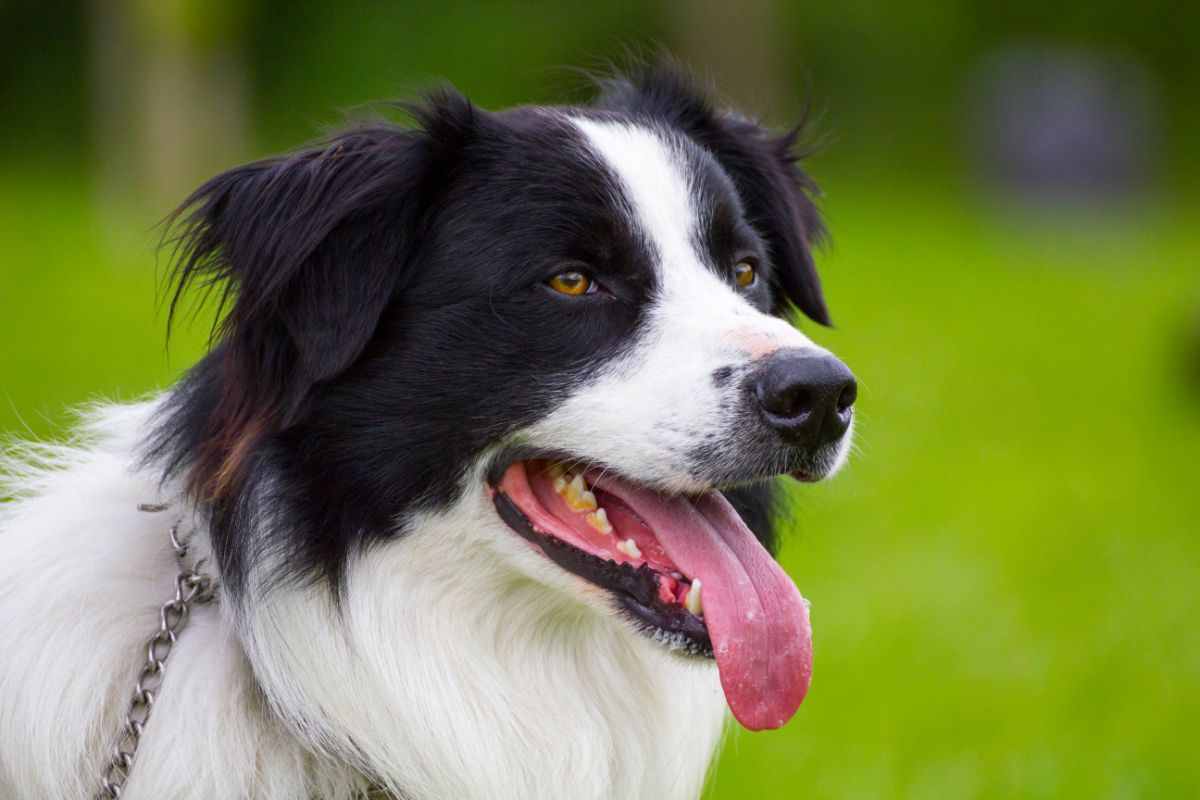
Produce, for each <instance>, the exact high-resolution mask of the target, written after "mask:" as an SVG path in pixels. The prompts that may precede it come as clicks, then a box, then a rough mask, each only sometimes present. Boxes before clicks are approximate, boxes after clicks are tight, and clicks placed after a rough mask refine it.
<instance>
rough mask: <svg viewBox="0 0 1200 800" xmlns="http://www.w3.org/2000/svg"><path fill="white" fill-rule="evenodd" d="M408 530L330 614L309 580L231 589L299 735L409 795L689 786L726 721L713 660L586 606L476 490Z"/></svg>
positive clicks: (357, 572)
mask: <svg viewBox="0 0 1200 800" xmlns="http://www.w3.org/2000/svg"><path fill="white" fill-rule="evenodd" d="M408 527H409V532H408V533H407V534H405V536H404V537H403V538H402V539H400V540H399V541H396V542H394V543H390V544H387V545H384V546H382V547H377V548H373V549H371V550H370V551H369V552H367V553H365V554H363V555H362V556H361V557H359V558H357V559H356V560H355V561H354V562H353V563H352V564H351V566H350V570H349V574H348V580H347V583H346V595H345V602H344V604H343V606H342V608H341V609H340V611H339V610H335V609H334V607H333V605H332V604H331V602H330V598H329V595H328V593H327V591H326V590H324V589H323V588H322V587H319V586H314V587H308V588H277V589H274V590H270V591H267V592H266V593H264V594H262V595H260V596H255V594H256V592H255V590H254V589H253V588H251V589H250V591H249V592H248V594H247V597H246V598H244V599H243V601H242V602H241V603H240V604H239V609H238V614H239V616H240V617H241V623H240V627H241V629H242V636H243V640H244V642H245V645H246V648H247V652H248V654H249V657H250V660H251V662H252V663H253V664H254V670H255V674H256V676H257V678H258V680H259V682H260V683H261V685H262V687H263V688H264V691H265V693H266V695H267V697H268V698H269V700H270V702H271V705H272V707H273V708H274V709H275V710H276V712H277V713H279V714H280V715H281V716H282V717H283V718H284V719H285V720H286V722H287V725H288V728H289V729H290V731H291V732H292V733H293V735H295V736H297V737H298V738H301V739H303V740H304V741H305V742H306V744H307V746H308V747H309V748H311V749H313V750H316V751H319V752H326V753H329V754H331V755H334V756H336V757H338V758H339V759H341V760H345V761H346V762H347V763H350V764H352V765H353V766H355V767H356V768H357V769H359V770H361V771H363V772H365V773H368V774H371V775H373V776H374V778H375V780H376V781H377V782H379V783H380V784H381V785H382V786H384V787H385V788H388V789H391V790H393V791H395V792H396V793H397V794H399V795H401V796H404V797H411V798H414V800H419V799H420V798H475V797H480V798H483V797H489V798H492V797H512V798H527V797H552V796H571V797H578V798H597V800H599V798H611V797H630V798H638V797H654V798H656V799H657V798H680V799H681V800H682V798H695V797H698V796H699V794H700V792H701V789H702V787H703V782H704V778H705V775H706V772H707V767H708V764H709V761H710V759H711V758H712V756H713V754H714V751H715V748H716V745H717V743H718V741H719V738H720V734H721V729H722V723H723V720H724V718H725V700H724V696H723V694H722V692H721V688H720V684H719V680H718V676H717V672H716V668H715V665H714V664H713V662H711V661H708V660H699V659H688V658H683V657H680V656H677V655H673V654H671V653H669V652H667V651H666V649H665V648H663V647H662V646H661V645H659V644H657V643H655V642H652V641H650V640H649V639H647V638H646V637H644V636H642V635H641V634H639V633H638V632H636V631H635V630H634V629H633V628H632V627H631V626H630V625H629V623H628V622H626V621H625V620H624V619H622V618H620V617H619V615H617V614H615V613H608V612H606V611H605V610H604V609H603V603H605V602H607V598H602V597H599V596H597V597H596V598H595V600H596V604H597V605H596V606H595V607H589V606H587V605H584V604H581V603H580V602H579V600H578V599H577V596H578V593H579V592H580V591H584V592H589V591H593V592H597V595H599V590H595V589H593V588H592V587H589V586H587V585H584V584H583V582H582V581H580V580H579V579H577V578H574V577H573V576H570V575H568V574H566V573H564V572H562V571H561V570H559V569H558V568H557V567H555V566H553V565H552V564H550V563H549V562H548V561H546V560H545V559H544V557H542V556H541V555H539V554H537V553H535V552H534V551H533V550H532V548H530V547H529V546H528V545H527V544H526V543H525V542H524V541H523V540H521V539H519V538H518V537H516V536H515V535H514V534H513V533H512V532H511V531H510V530H508V529H507V527H505V526H504V525H503V523H502V522H501V521H500V520H499V519H498V518H497V517H496V516H495V513H494V511H493V510H492V508H491V505H490V502H489V501H488V499H487V498H486V497H485V496H484V495H483V493H482V492H481V491H478V492H476V491H471V490H468V491H467V493H466V494H465V496H464V497H462V498H461V499H460V500H459V501H458V502H457V503H456V505H455V506H454V507H453V508H452V509H450V510H449V511H447V512H445V513H441V514H436V515H426V516H424V517H422V518H421V519H419V520H413V521H411V524H410V525H409V526H408ZM253 585H254V582H253V581H252V582H251V587H253ZM572 595H575V596H572ZM295 643H305V646H304V647H295V646H294V644H295ZM312 653H320V654H322V655H321V658H319V659H318V658H313V657H312Z"/></svg>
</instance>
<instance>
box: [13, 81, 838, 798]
mask: <svg viewBox="0 0 1200 800" xmlns="http://www.w3.org/2000/svg"><path fill="white" fill-rule="evenodd" d="M416 117H417V122H418V124H417V126H416V127H412V128H403V127H399V126H394V125H388V124H382V123H381V124H377V125H372V126H367V127H360V128H356V129H353V130H351V131H349V132H347V133H345V134H342V135H339V136H336V137H334V138H332V139H331V140H329V141H328V142H325V143H322V144H320V145H318V146H316V147H313V148H310V149H307V150H304V151H301V152H299V153H297V154H293V155H291V156H286V157H283V158H278V159H270V160H267V161H263V162H259V163H256V164H252V165H249V166H246V167H241V168H238V169H236V170H233V171H230V172H228V173H226V174H224V175H221V176H218V177H216V178H214V179H213V180H212V181H210V182H209V183H208V184H206V185H205V186H203V187H201V188H200V189H199V190H198V191H197V192H196V193H195V194H194V195H193V196H192V197H191V198H190V199H189V200H188V201H187V202H186V203H185V204H184V207H183V209H182V210H181V211H180V213H179V215H178V216H177V218H176V227H175V228H174V230H175V233H176V238H175V239H174V241H175V243H176V245H177V248H178V249H177V255H178V261H177V272H176V280H177V283H178V286H179V287H180V291H181V292H182V291H183V290H184V289H186V288H188V287H194V286H201V287H207V288H208V289H209V290H210V291H216V292H218V293H220V294H221V296H222V297H223V299H224V302H225V303H226V304H227V306H228V313H227V314H226V315H225V317H224V321H223V323H222V327H221V329H220V331H219V337H218V341H217V342H216V344H215V346H214V348H213V349H212V351H211V352H210V353H209V354H208V355H207V356H206V357H205V358H204V359H203V360H202V361H201V362H200V363H199V364H197V365H196V366H195V367H194V368H193V369H192V370H191V371H190V372H189V373H188V375H187V376H186V377H185V378H184V379H183V380H182V381H181V382H180V383H179V384H178V385H176V386H175V387H172V388H171V389H170V390H169V391H167V392H165V393H163V394H162V395H159V396H156V397H153V398H150V399H148V400H146V401H144V402H141V403H137V404H132V405H125V406H120V405H114V406H101V407H97V408H95V409H93V410H91V411H90V412H89V413H88V414H87V415H86V416H85V419H84V422H83V423H82V426H81V428H80V431H79V434H78V436H77V439H76V440H75V441H73V442H72V443H69V444H66V445H61V446H51V445H45V446H35V445H27V446H21V447H17V448H15V449H13V450H12V451H11V452H10V453H9V455H8V457H7V459H6V460H5V461H4V462H3V466H2V468H0V474H2V475H3V476H4V480H5V481H6V483H5V484H4V486H3V488H0V497H4V496H9V497H11V498H12V500H11V502H9V503H7V504H4V505H0V629H2V630H3V632H4V647H3V649H2V650H0V797H3V798H5V800H9V798H11V799H12V800H25V799H31V798H38V799H40V798H52V797H53V798H57V797H87V796H91V795H92V794H93V793H94V791H95V790H96V788H97V786H98V784H97V780H98V776H99V774H100V772H101V769H102V766H103V763H104V762H105V760H106V758H107V757H108V754H109V749H110V748H111V745H112V743H113V741H114V739H115V737H116V734H117V732H118V730H119V726H120V724H121V722H122V719H123V714H124V713H125V709H126V707H127V705H128V700H129V697H130V694H131V692H132V689H133V686H134V682H135V679H136V676H137V673H138V671H139V669H140V667H141V665H142V662H143V659H144V653H145V642H146V640H147V639H148V637H149V636H150V634H151V633H152V632H153V631H154V630H156V628H157V624H158V609H159V607H160V606H161V605H162V603H163V602H165V601H166V600H167V599H168V598H169V597H170V596H171V595H172V593H173V590H174V579H175V574H176V569H177V568H176V565H175V563H174V560H173V556H172V552H171V550H170V548H169V546H168V542H167V530H168V528H169V527H170V525H171V524H173V523H175V522H179V524H180V525H181V526H182V529H183V530H184V531H185V532H186V533H187V534H188V535H190V536H191V537H192V541H193V543H194V545H193V547H194V550H195V552H197V553H198V554H199V555H200V556H202V557H205V558H206V559H207V560H208V561H207V564H208V568H209V569H210V570H211V571H212V572H213V574H214V575H215V576H216V577H217V578H218V579H219V581H220V590H219V593H218V600H217V602H216V603H215V604H214V605H211V606H205V607H201V608H198V609H197V610H196V611H195V612H194V613H193V615H192V618H191V621H190V623H189V625H188V627H187V628H186V630H185V631H184V633H183V635H182V637H181V638H180V641H179V643H178V645H177V646H176V648H175V650H174V651H173V652H172V654H171V656H170V659H169V662H168V667H167V675H166V679H165V681H164V683H163V686H162V690H161V692H160V695H159V697H158V702H157V704H156V705H155V708H154V711H153V716H152V718H151V721H150V723H149V725H148V726H147V732H146V736H145V737H144V739H143V742H142V746H141V749H140V750H139V752H138V754H137V758H136V761H135V764H134V769H133V772H132V776H131V778H130V780H129V783H128V785H127V787H126V791H125V794H124V795H123V796H124V797H125V798H127V800H129V799H130V798H132V800H139V799H140V798H141V799H144V798H168V797H169V798H181V799H186V798H196V799H197V800H201V799H203V800H212V798H226V797H228V798H234V797H237V798H254V799H255V800H259V799H262V800H267V799H270V800H308V799H309V798H317V797H319V798H322V800H342V799H343V798H347V799H348V798H353V797H361V796H364V795H367V794H370V795H371V796H391V797H394V798H407V799H409V800H450V798H455V799H457V798H482V797H489V798H531V797H552V796H561V795H569V796H571V797H573V798H580V800H586V798H597V800H599V799H600V798H613V797H622V798H625V797H628V798H655V799H656V800H670V799H671V798H680V799H682V798H694V797H696V796H697V795H698V794H699V793H700V791H701V788H702V786H703V782H704V779H705V775H706V772H707V768H708V765H709V763H710V761H711V759H712V756H713V754H714V752H715V749H716V747H717V744H718V741H719V739H720V736H721V730H722V723H723V720H724V717H725V701H724V698H723V695H722V691H721V686H720V684H719V681H718V675H717V672H716V669H715V667H714V666H713V664H712V662H711V661H707V660H703V659H698V658H691V659H688V658H683V657H681V656H679V655H678V654H675V653H672V652H670V651H669V650H668V648H666V647H663V646H662V645H661V644H660V643H659V642H657V641H654V640H652V638H651V637H648V636H645V635H643V634H642V633H641V632H640V631H639V629H638V626H636V625H633V624H631V622H630V619H629V618H628V616H627V615H626V614H625V613H623V612H621V611H620V610H619V609H618V608H616V607H615V606H614V603H613V601H612V598H611V596H610V595H609V593H608V592H606V591H605V590H603V589H601V588H599V587H598V586H596V585H595V584H592V583H589V582H586V581H584V580H582V579H580V578H578V577H576V576H574V575H572V574H570V573H568V572H566V571H564V570H562V569H560V568H559V567H557V566H555V565H554V564H552V563H551V562H550V561H549V560H547V559H546V558H544V557H543V556H542V555H541V554H539V553H538V552H535V551H534V550H533V549H532V548H531V547H529V546H528V544H527V543H526V542H525V541H524V540H522V539H520V538H519V537H518V536H516V535H515V534H514V532H513V531H512V530H510V529H509V528H508V527H507V526H506V525H505V524H504V522H503V521H502V520H501V519H500V517H499V516H498V515H497V513H496V511H495V509H494V508H493V505H492V501H491V499H490V497H489V496H488V490H487V488H486V482H485V478H486V476H487V474H488V471H489V469H492V468H494V467H495V465H496V464H497V460H498V459H499V458H501V454H502V453H504V452H508V451H510V450H511V449H512V448H522V447H524V448H533V449H535V450H542V451H550V452H554V453H559V454H562V455H563V456H564V457H567V458H570V459H574V460H577V461H579V462H582V463H588V464H594V465H597V466H600V467H603V468H605V469H610V470H613V471H614V472H616V473H618V474H619V475H621V476H623V477H624V478H625V479H628V480H632V481H636V482H640V483H642V484H644V485H646V486H648V487H652V488H654V489H655V490H656V491H659V492H663V493H681V492H688V493H690V492H700V491H706V490H708V489H711V488H712V487H717V486H719V487H722V488H723V491H725V493H726V494H727V496H728V497H729V499H730V500H731V501H732V502H733V503H734V505H735V506H736V507H737V508H738V510H739V512H740V513H741V514H742V517H743V519H744V520H745V521H746V523H747V524H748V525H749V526H750V527H751V529H752V530H753V531H754V533H755V534H756V535H757V536H758V537H759V538H760V540H761V541H762V542H763V543H764V544H765V545H766V546H767V547H768V548H771V549H773V548H774V545H775V536H774V531H773V527H772V524H771V521H770V515H769V509H770V505H771V497H772V494H773V489H772V486H773V483H772V478H773V476H777V475H780V474H783V473H791V472H803V473H804V474H805V475H812V476H816V477H821V476H824V475H828V474H831V473H832V472H834V471H836V470H837V469H838V468H840V466H841V465H842V463H843V462H844V460H845V457H846V453H847V451H848V448H849V444H850V432H849V431H845V432H844V433H839V434H838V435H836V436H829V437H824V438H822V439H821V440H820V441H814V442H808V441H805V442H800V441H798V440H797V439H795V438H794V437H793V436H792V434H790V433H788V432H787V431H783V430H782V429H781V428H780V427H779V426H778V425H777V424H775V423H771V422H770V421H769V420H767V419H766V418H764V417H763V415H762V414H761V413H759V411H758V410H757V408H758V406H757V405H756V403H758V402H759V401H758V400H756V399H755V397H756V396H755V388H754V387H755V386H756V380H758V377H757V376H759V375H760V374H762V371H763V369H764V366H763V365H764V364H766V363H767V362H768V360H769V359H771V358H774V357H775V356H776V355H777V354H779V355H780V356H781V357H783V356H788V354H802V355H803V356H804V357H805V358H810V359H824V360H826V361H828V362H830V363H833V360H832V356H831V355H829V354H828V353H827V351H825V350H823V349H822V348H820V347H818V346H817V345H815V344H814V343H813V342H812V341H811V340H809V339H808V338H807V337H806V336H804V335H802V334H801V333H800V332H798V331H797V330H795V329H794V328H793V327H792V326H791V325H789V324H788V323H787V322H786V321H785V319H784V317H786V316H787V315H789V314H790V312H791V311H792V310H793V309H794V308H799V309H800V310H801V311H803V312H804V313H806V314H807V315H808V316H810V317H811V318H813V319H815V320H816V321H818V322H828V319H829V315H828V311H827V309H826V306H825V301H824V297H823V294H822V292H821V287H820V282H819V279H818V278H817V275H816V271H815V268H814V266H813V262H812V257H811V254H810V252H809V247H810V245H811V243H812V242H813V241H814V240H815V239H816V238H817V237H818V236H819V235H820V234H821V230H822V229H821V225H820V221H819V218H818V216H817V213H816V209H815V206H814V205H813V203H812V199H811V196H810V195H811V193H812V191H813V187H812V185H811V182H810V181H809V180H808V178H807V177H806V176H804V175H803V173H802V172H801V171H800V170H799V167H798V165H797V163H796V162H795V160H794V158H793V157H792V155H791V151H790V147H791V145H792V144H793V143H794V136H793V135H790V134H789V135H784V136H782V137H775V136H772V135H770V134H768V133H767V132H766V131H764V130H763V129H762V128H760V127H759V126H758V125H757V124H755V123H753V122H750V121H748V120H746V119H744V118H742V117H740V116H737V115H734V114H730V113H728V112H724V111H720V110H718V109H717V108H716V107H714V106H713V105H711V104H710V103H709V102H708V101H707V100H706V99H705V98H704V96H703V93H702V92H700V91H699V90H697V89H696V87H694V86H693V85H692V84H691V83H690V82H689V81H688V80H687V79H686V78H685V77H684V76H682V75H681V74H679V73H678V72H677V71H675V70H673V69H659V70H648V71H646V72H645V73H642V74H639V75H636V76H633V77H632V78H629V79H619V80H614V81H610V82H608V83H607V84H606V85H605V88H604V91H603V92H602V94H601V97H600V98H599V99H598V100H597V102H596V104H594V105H593V106H590V107H583V108H565V109H563V108H519V109H514V110H511V111H507V112H502V113H489V112H484V111H482V110H480V109H477V108H474V107H473V106H471V105H470V103H468V102H467V101H466V100H465V99H463V98H461V97H460V96H458V95H456V94H453V93H450V92H444V93H440V94H438V95H435V96H434V97H432V98H431V99H430V100H429V101H428V102H427V103H425V104H423V105H421V106H418V107H417V109H416ZM739 260H743V261H745V260H749V261H751V262H752V263H754V264H755V265H757V270H758V272H757V274H758V275H760V276H761V277H760V279H758V280H757V281H756V282H754V283H752V284H751V285H750V286H749V287H746V288H739V287H738V286H736V285H735V284H734V283H733V279H732V273H731V272H730V268H731V266H732V265H733V264H734V263H735V262H738V261H739ZM581 264H583V265H585V268H587V269H588V270H591V271H594V272H595V273H596V274H597V275H598V276H601V277H602V278H603V282H604V284H605V287H606V288H605V291H604V292H603V293H600V292H597V293H595V294H594V295H589V296H586V297H579V298H565V297H563V296H561V295H556V294H554V293H553V292H552V291H550V290H549V289H547V287H546V280H547V278H548V277H549V276H551V275H553V274H554V272H555V271H556V270H561V269H563V268H564V265H566V266H568V267H571V266H572V265H574V266H575V267H578V265H581ZM176 299H177V300H178V296H177V298H176ZM147 503H165V504H167V505H168V506H169V508H168V509H167V510H166V511H162V512H157V513H152V512H147V511H140V510H139V509H138V506H139V504H147Z"/></svg>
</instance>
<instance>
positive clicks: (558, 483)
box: [554, 475, 567, 494]
mask: <svg viewBox="0 0 1200 800" xmlns="http://www.w3.org/2000/svg"><path fill="white" fill-rule="evenodd" d="M566 490H567V479H566V478H564V477H563V476H562V475H559V476H558V477H556V478H555V479H554V491H556V492H558V493H559V494H562V493H563V492H565V491H566Z"/></svg>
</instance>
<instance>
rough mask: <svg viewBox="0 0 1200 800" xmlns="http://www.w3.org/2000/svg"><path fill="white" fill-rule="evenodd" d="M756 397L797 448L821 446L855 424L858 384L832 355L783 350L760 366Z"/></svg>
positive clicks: (765, 413)
mask: <svg viewBox="0 0 1200 800" xmlns="http://www.w3.org/2000/svg"><path fill="white" fill-rule="evenodd" d="M754 393H755V396H756V397H757V398H758V405H759V407H760V408H761V409H762V412H763V416H764V417H766V420H767V423H768V424H769V425H770V426H771V427H772V428H774V429H775V430H777V431H779V433H781V434H782V435H783V436H784V437H785V438H787V440H788V441H789V442H791V443H793V444H796V445H800V446H804V447H819V446H821V445H823V444H829V443H830V442H833V441H836V440H837V439H839V438H840V437H841V436H842V434H844V433H845V432H846V428H848V427H849V426H850V417H851V416H852V414H853V413H854V412H853V407H854V401H855V399H856V398H857V397H858V384H857V383H855V382H854V375H853V373H851V372H850V370H849V368H847V367H846V365H845V364H843V363H842V362H841V361H838V360H837V359H836V358H834V357H833V356H831V355H828V354H824V353H820V354H819V353H813V352H810V351H807V350H779V351H776V352H775V353H773V354H772V355H771V356H769V357H768V358H767V360H766V363H765V364H763V365H762V366H761V367H760V368H759V371H758V373H757V375H756V376H755V383H754Z"/></svg>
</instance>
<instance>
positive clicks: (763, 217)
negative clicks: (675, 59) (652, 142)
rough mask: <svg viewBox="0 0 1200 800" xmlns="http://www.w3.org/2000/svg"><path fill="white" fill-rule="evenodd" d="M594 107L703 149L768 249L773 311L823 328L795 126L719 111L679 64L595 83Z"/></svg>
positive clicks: (812, 225)
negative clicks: (777, 130) (640, 117)
mask: <svg viewBox="0 0 1200 800" xmlns="http://www.w3.org/2000/svg"><path fill="white" fill-rule="evenodd" d="M600 84H601V88H602V94H601V97H600V99H599V100H598V105H600V106H601V107H604V108H617V109H621V110H625V111H629V112H632V113H635V114H645V115H646V116H647V117H649V118H650V119H652V120H653V119H665V120H668V121H670V122H671V123H672V124H674V125H678V126H679V127H680V128H682V129H683V130H684V131H686V132H687V133H688V134H689V135H690V136H691V137H692V138H693V139H694V140H695V141H696V142H698V143H699V144H701V145H702V146H703V147H705V148H706V149H708V150H709V152H711V153H712V154H713V155H714V156H715V157H716V159H717V161H718V162H720V164H721V166H722V167H723V168H724V169H725V171H726V172H727V173H728V174H729V176H730V178H732V179H733V183H734V186H735V187H736V189H737V192H738V195H739V196H740V197H741V200H742V204H743V206H744V207H745V210H746V213H747V215H748V217H749V221H750V223H751V224H752V225H754V227H755V229H756V230H758V231H759V233H760V234H762V236H763V237H764V238H765V239H766V241H767V246H768V247H769V248H770V254H771V261H772V266H773V267H774V274H773V281H774V284H775V308H774V309H772V310H773V311H774V312H775V313H776V314H784V313H786V312H787V310H788V306H789V305H795V306H796V307H797V308H799V309H800V310H801V311H803V312H804V313H805V314H806V315H807V316H808V317H809V318H811V319H812V320H814V321H816V322H819V323H821V324H822V325H830V324H831V320H830V317H829V309H828V308H827V307H826V304H825V296H824V293H823V291H822V289H821V279H820V277H819V276H818V275H817V268H816V265H815V264H814V263H813V258H812V250H811V248H812V247H813V246H815V245H816V244H818V243H819V242H820V241H821V239H822V237H823V236H824V233H825V229H824V227H823V225H822V224H821V216H820V213H819V212H818V210H817V206H816V204H815V202H814V198H815V197H816V195H817V187H816V184H815V183H813V181H812V179H811V178H809V177H808V175H806V174H805V173H804V171H803V170H802V169H801V168H800V164H799V157H800V156H799V154H798V153H797V152H796V148H797V145H798V144H799V140H800V136H801V133H802V127H803V126H798V127H796V128H793V129H792V130H791V131H789V132H787V133H784V134H782V135H773V134H771V133H770V132H768V131H767V130H766V129H764V128H763V127H762V126H760V125H758V124H757V123H755V122H753V121H751V120H748V119H746V118H745V117H742V116H740V115H737V114H734V113H730V112H723V111H719V110H717V109H716V108H714V107H713V105H712V104H711V102H710V101H709V100H708V98H707V96H706V94H705V93H704V92H703V91H701V90H700V89H699V87H697V86H696V84H695V81H694V80H693V79H692V78H691V77H690V76H689V75H688V74H687V73H686V72H685V71H684V70H683V69H681V68H680V67H678V66H677V65H675V64H673V63H671V62H669V61H662V62H660V63H658V64H656V65H654V66H651V67H647V68H643V69H640V70H637V71H635V72H633V73H631V74H630V75H629V76H628V77H620V78H615V79H602V80H601V81H600Z"/></svg>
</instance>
